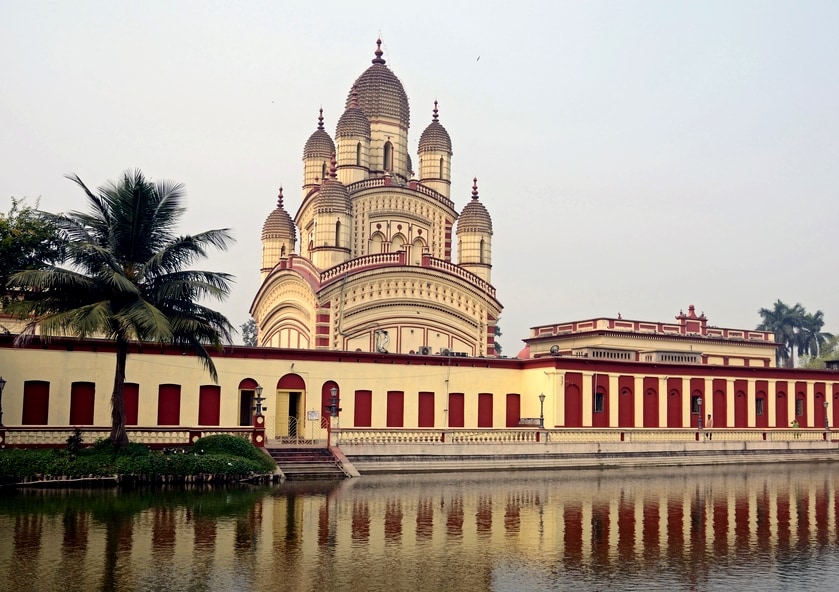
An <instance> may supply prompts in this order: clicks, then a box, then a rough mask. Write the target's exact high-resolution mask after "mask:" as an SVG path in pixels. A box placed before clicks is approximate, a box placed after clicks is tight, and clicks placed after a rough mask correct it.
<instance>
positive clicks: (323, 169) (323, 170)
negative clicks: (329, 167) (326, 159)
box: [320, 163, 326, 181]
mask: <svg viewBox="0 0 839 592" xmlns="http://www.w3.org/2000/svg"><path fill="white" fill-rule="evenodd" d="M320 180H321V181H325V180H326V163H323V164H322V165H321V167H320Z"/></svg>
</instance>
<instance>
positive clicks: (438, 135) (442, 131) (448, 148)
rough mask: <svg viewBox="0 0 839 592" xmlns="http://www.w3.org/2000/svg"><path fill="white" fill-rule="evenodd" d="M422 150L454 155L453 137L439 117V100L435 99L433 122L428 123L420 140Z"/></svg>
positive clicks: (420, 149)
mask: <svg viewBox="0 0 839 592" xmlns="http://www.w3.org/2000/svg"><path fill="white" fill-rule="evenodd" d="M419 151H420V152H432V151H434V152H445V153H446V154H448V155H449V156H451V155H452V139H451V138H450V137H449V132H447V131H446V128H444V127H443V125H442V124H441V123H440V121H439V120H438V119H437V101H434V115H433V117H432V119H431V123H429V124H428V127H426V128H425V129H424V130H423V132H422V135H421V136H420V140H419Z"/></svg>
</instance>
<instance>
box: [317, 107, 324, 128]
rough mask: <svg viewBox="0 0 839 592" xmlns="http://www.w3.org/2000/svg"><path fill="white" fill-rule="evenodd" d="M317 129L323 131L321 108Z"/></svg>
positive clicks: (321, 109)
mask: <svg viewBox="0 0 839 592" xmlns="http://www.w3.org/2000/svg"><path fill="white" fill-rule="evenodd" d="M318 129H319V130H322V129H323V107H321V108H320V114H319V115H318Z"/></svg>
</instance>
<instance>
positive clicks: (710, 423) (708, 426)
mask: <svg viewBox="0 0 839 592" xmlns="http://www.w3.org/2000/svg"><path fill="white" fill-rule="evenodd" d="M712 427H714V420H713V418H711V414H710V413H709V414H708V419H707V420H706V421H705V438H707V439H708V440H712V439H713V437H714V434H712V433H711V428H712Z"/></svg>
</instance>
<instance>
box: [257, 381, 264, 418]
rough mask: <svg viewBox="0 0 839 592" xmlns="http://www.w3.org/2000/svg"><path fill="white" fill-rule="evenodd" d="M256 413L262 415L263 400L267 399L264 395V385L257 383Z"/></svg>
mask: <svg viewBox="0 0 839 592" xmlns="http://www.w3.org/2000/svg"><path fill="white" fill-rule="evenodd" d="M254 390H255V391H256V414H257V415H262V401H264V400H265V399H264V398H263V397H262V386H260V385H256V389H254Z"/></svg>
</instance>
